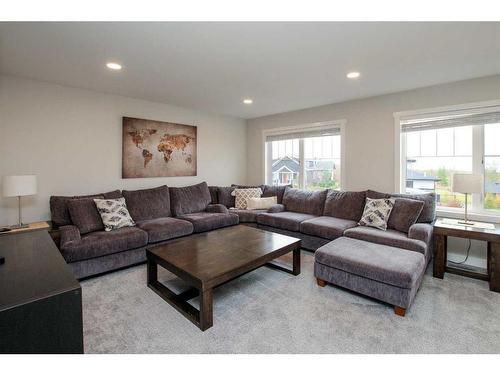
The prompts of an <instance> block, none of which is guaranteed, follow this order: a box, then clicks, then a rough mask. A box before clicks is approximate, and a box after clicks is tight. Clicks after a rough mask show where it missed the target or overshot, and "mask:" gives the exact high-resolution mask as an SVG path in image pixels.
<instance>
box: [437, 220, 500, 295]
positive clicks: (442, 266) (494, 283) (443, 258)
mask: <svg viewBox="0 0 500 375" xmlns="http://www.w3.org/2000/svg"><path fill="white" fill-rule="evenodd" d="M448 236H452V237H461V238H467V239H471V240H479V241H486V242H487V243H488V255H487V269H486V270H484V272H473V271H468V270H465V269H463V268H459V267H455V266H453V265H452V264H451V263H449V262H448V261H447V255H446V245H447V242H448ZM433 240H434V249H433V252H434V261H433V276H434V277H437V278H440V279H442V278H443V277H444V273H445V272H449V273H455V274H459V275H462V276H468V277H474V278H477V279H482V280H487V281H489V283H490V290H491V291H494V292H500V226H499V225H497V224H494V227H493V228H492V229H485V228H481V227H475V226H473V225H471V226H465V225H459V224H450V223H448V222H447V220H446V219H442V218H439V219H437V220H436V223H435V224H434V232H433Z"/></svg>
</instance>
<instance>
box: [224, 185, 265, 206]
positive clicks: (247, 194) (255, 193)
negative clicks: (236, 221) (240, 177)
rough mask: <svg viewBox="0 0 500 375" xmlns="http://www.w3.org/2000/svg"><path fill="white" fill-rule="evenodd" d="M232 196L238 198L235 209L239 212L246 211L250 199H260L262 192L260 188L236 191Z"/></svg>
mask: <svg viewBox="0 0 500 375" xmlns="http://www.w3.org/2000/svg"><path fill="white" fill-rule="evenodd" d="M231 195H233V196H235V197H236V200H235V203H234V207H235V208H237V209H239V210H246V209H247V200H248V198H260V196H261V195H262V190H261V189H260V188H249V189H234V190H233V192H232V193H231Z"/></svg>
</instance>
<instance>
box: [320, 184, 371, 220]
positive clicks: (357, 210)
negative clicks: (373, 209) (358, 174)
mask: <svg viewBox="0 0 500 375" xmlns="http://www.w3.org/2000/svg"><path fill="white" fill-rule="evenodd" d="M365 198H366V192H365V191H337V190H333V189H330V190H328V194H327V195H326V199H325V208H324V210H323V215H324V216H333V217H337V218H339V219H345V220H354V221H359V220H360V219H361V215H362V214H363V209H364V208H365Z"/></svg>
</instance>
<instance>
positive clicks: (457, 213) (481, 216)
mask: <svg viewBox="0 0 500 375" xmlns="http://www.w3.org/2000/svg"><path fill="white" fill-rule="evenodd" d="M498 106H500V100H488V101H484V102H475V103H466V104H457V105H450V106H444V107H433V108H425V109H419V110H414V111H404V112H395V113H394V114H393V115H394V191H395V192H396V193H401V192H402V191H404V189H405V186H403V181H406V178H405V177H406V176H405V173H406V171H405V169H404V168H403V165H404V160H403V159H404V153H403V151H404V150H405V149H406V145H405V144H404V141H402V137H401V118H408V117H413V116H414V117H421V116H425V115H429V114H432V113H442V112H450V111H467V112H470V110H471V109H472V110H474V112H475V113H488V112H491V110H488V108H489V107H498ZM478 131H479V129H477V127H475V128H474V130H473V132H474V136H473V141H474V142H475V143H474V144H473V147H472V152H473V161H474V160H475V161H476V162H477V160H482V158H483V155H478V153H481V151H483V150H484V147H483V146H482V145H480V147H477V142H484V136H483V137H481V134H478ZM480 131H481V133H482V129H480ZM472 168H473V172H477V171H478V170H479V169H480V170H481V173H482V172H483V167H482V165H477V163H476V164H474V165H473V166H472ZM474 198H475V199H474V201H476V202H480V205H481V207H479V208H478V206H477V205H476V206H475V207H473V210H472V211H469V212H468V216H469V218H470V219H472V220H478V221H488V222H494V223H500V214H498V213H496V212H489V210H487V209H485V208H482V204H483V199H484V197H483V194H480V195H477V197H474ZM436 213H437V215H438V216H440V217H449V218H454V219H459V218H463V215H464V210H463V209H458V208H455V209H454V208H451V207H448V208H446V209H443V208H438V209H437V212H436Z"/></svg>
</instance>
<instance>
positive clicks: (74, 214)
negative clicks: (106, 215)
mask: <svg viewBox="0 0 500 375" xmlns="http://www.w3.org/2000/svg"><path fill="white" fill-rule="evenodd" d="M67 205H68V210H69V215H70V217H71V221H72V222H73V224H74V225H76V226H77V227H78V230H79V231H80V234H87V233H91V232H96V231H100V230H104V225H103V223H102V219H101V215H100V214H99V211H97V207H96V205H95V203H94V200H93V199H91V198H82V199H70V200H68V203H67Z"/></svg>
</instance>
